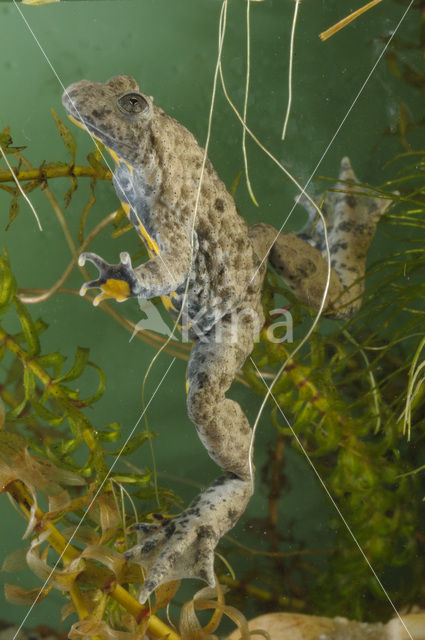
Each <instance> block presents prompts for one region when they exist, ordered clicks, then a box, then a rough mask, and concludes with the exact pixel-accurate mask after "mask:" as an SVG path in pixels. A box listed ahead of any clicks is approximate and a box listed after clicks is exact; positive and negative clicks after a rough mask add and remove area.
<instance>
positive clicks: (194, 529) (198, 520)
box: [124, 475, 252, 603]
mask: <svg viewBox="0 0 425 640" xmlns="http://www.w3.org/2000/svg"><path fill="white" fill-rule="evenodd" d="M251 495H252V487H251V481H250V480H240V479H239V478H237V477H236V476H233V475H228V476H223V477H221V478H219V479H218V480H217V481H216V482H215V483H214V484H213V485H211V487H209V488H208V489H207V490H206V491H204V492H203V493H201V494H200V495H199V496H198V497H197V498H196V499H195V500H194V501H193V502H192V503H191V504H190V505H189V507H188V508H187V509H185V511H183V513H182V514H180V515H179V516H177V517H175V518H173V519H171V520H167V521H166V522H165V524H163V525H160V526H159V527H158V526H156V525H154V526H152V525H150V526H149V525H148V526H147V525H145V524H143V523H141V524H136V525H134V526H133V527H132V528H133V530H136V531H137V532H138V537H139V543H138V544H137V545H135V546H134V547H132V548H131V549H129V550H128V551H127V552H126V553H125V554H124V556H125V558H126V559H127V560H130V561H131V562H136V563H138V564H140V565H141V566H142V567H143V568H144V569H145V570H146V572H147V576H146V580H145V582H144V584H143V587H142V590H141V592H140V596H139V599H140V602H141V603H143V602H145V601H146V600H147V598H148V597H149V595H150V594H151V593H152V592H153V591H154V590H155V589H157V588H158V587H159V586H160V585H161V584H164V583H166V582H170V581H171V580H180V579H182V578H199V579H200V580H204V581H205V582H208V584H209V585H210V586H214V584H215V578H214V549H215V547H216V545H217V542H218V541H219V539H220V538H221V537H222V536H223V535H224V534H225V533H226V532H227V531H228V530H229V529H231V528H232V527H233V526H234V524H235V523H236V521H237V520H238V519H239V517H240V515H241V514H242V513H243V512H244V510H245V507H246V505H247V503H248V501H249V499H250V497H251Z"/></svg>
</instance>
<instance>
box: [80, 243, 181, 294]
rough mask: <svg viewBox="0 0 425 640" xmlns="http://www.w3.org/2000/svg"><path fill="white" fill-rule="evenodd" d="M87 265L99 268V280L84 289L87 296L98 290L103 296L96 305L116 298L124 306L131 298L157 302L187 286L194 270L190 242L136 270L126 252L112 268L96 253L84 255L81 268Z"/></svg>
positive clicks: (83, 292) (87, 283)
mask: <svg viewBox="0 0 425 640" xmlns="http://www.w3.org/2000/svg"><path fill="white" fill-rule="evenodd" d="M86 261H88V262H91V263H92V264H94V265H95V267H97V269H98V271H99V276H98V278H96V279H95V280H91V281H90V282H86V283H84V284H83V286H82V287H81V289H80V295H82V296H83V295H84V294H85V293H86V291H87V290H88V289H91V288H98V289H100V290H101V293H100V294H99V295H97V296H96V298H95V299H94V301H93V304H94V305H95V306H97V305H98V304H99V303H100V302H102V300H107V299H109V298H112V299H114V300H117V301H118V302H123V301H124V300H127V298H130V297H137V298H155V297H157V296H163V295H167V294H169V293H170V292H171V291H175V290H176V289H177V288H178V287H179V286H180V285H181V284H182V283H184V281H185V279H186V277H187V273H188V271H189V266H190V242H189V241H188V240H187V239H186V238H184V239H183V240H182V241H181V242H180V243H179V244H178V245H177V243H176V246H174V247H173V248H172V249H170V250H169V251H164V252H163V253H161V254H158V255H156V256H155V257H153V258H151V259H150V260H148V262H145V263H144V264H142V265H140V266H139V267H136V268H135V269H133V266H132V264H131V258H130V255H129V254H128V253H127V252H126V251H123V252H122V253H121V254H120V262H119V264H109V263H108V262H105V260H103V258H101V257H100V256H98V255H97V254H96V253H89V252H86V253H82V254H81V255H80V257H79V259H78V264H79V265H80V267H83V266H84V265H85V263H86Z"/></svg>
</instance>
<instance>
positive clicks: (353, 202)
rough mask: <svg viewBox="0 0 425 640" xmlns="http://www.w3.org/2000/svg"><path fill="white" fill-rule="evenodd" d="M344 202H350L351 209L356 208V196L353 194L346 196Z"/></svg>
mask: <svg viewBox="0 0 425 640" xmlns="http://www.w3.org/2000/svg"><path fill="white" fill-rule="evenodd" d="M344 202H345V203H346V204H348V206H349V207H351V209H354V208H355V206H356V204H357V200H356V197H355V196H353V195H351V194H350V195H346V196H345V198H344Z"/></svg>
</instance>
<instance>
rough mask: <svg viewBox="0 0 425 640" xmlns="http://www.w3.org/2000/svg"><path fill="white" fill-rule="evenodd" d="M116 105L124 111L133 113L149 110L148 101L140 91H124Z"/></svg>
mask: <svg viewBox="0 0 425 640" xmlns="http://www.w3.org/2000/svg"><path fill="white" fill-rule="evenodd" d="M118 107H119V108H120V109H121V111H123V112H124V113H129V114H130V115H133V114H138V113H146V112H147V111H148V110H149V103H148V101H147V100H146V98H144V97H143V96H142V95H141V94H140V93H126V94H124V95H123V96H121V98H118Z"/></svg>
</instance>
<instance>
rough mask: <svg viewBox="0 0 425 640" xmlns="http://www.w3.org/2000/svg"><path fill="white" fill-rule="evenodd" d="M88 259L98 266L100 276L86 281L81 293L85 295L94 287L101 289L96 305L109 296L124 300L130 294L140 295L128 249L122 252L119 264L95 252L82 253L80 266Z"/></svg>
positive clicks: (94, 301)
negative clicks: (106, 260)
mask: <svg viewBox="0 0 425 640" xmlns="http://www.w3.org/2000/svg"><path fill="white" fill-rule="evenodd" d="M86 260H88V261H89V262H92V263H93V264H94V265H95V266H96V267H97V268H98V270H99V277H98V278H97V279H96V280H91V281H90V282H85V283H84V284H83V286H82V287H81V289H80V295H81V296H83V295H84V294H85V293H86V291H87V290H88V289H91V288H93V287H96V288H99V289H101V293H100V294H99V295H98V296H96V298H95V299H94V300H93V304H94V305H95V306H97V305H98V304H99V302H102V300H107V299H108V298H112V299H114V300H117V301H118V302H123V300H127V298H129V297H130V296H137V295H138V293H139V289H140V286H139V284H138V281H137V278H136V275H135V273H134V271H133V267H132V266H131V258H130V255H129V254H128V253H127V252H126V251H123V252H122V253H121V254H120V263H119V264H109V263H108V262H105V260H103V258H101V257H100V256H98V255H96V254H95V253H82V254H81V255H80V257H79V259H78V264H79V265H80V267H83V266H84V265H85V263H86Z"/></svg>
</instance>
